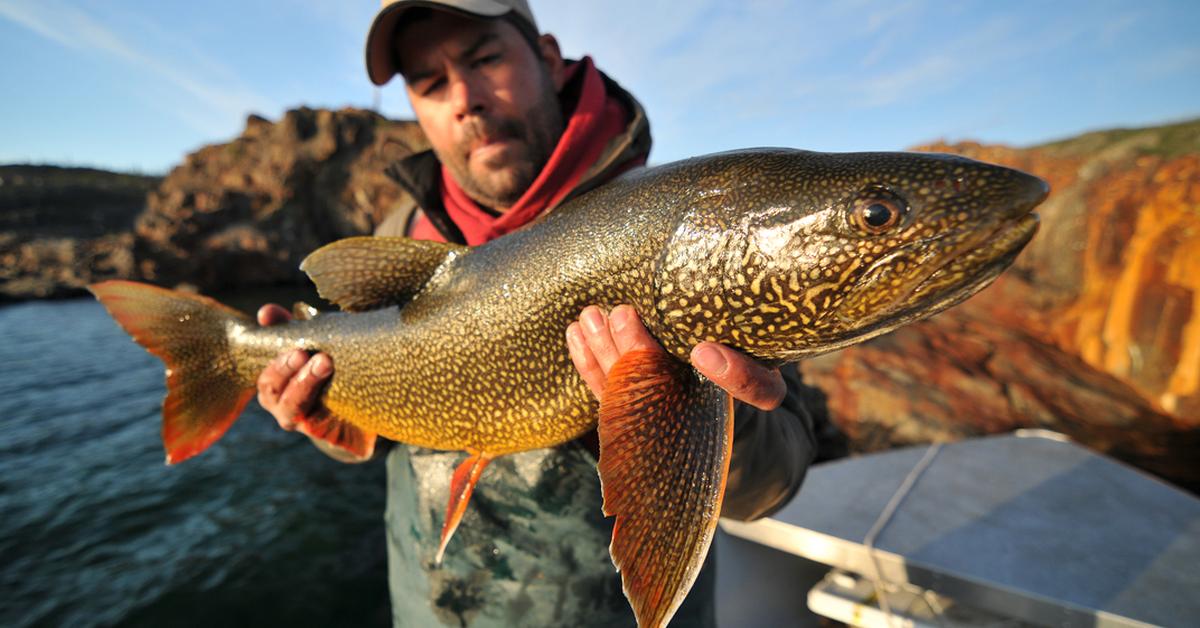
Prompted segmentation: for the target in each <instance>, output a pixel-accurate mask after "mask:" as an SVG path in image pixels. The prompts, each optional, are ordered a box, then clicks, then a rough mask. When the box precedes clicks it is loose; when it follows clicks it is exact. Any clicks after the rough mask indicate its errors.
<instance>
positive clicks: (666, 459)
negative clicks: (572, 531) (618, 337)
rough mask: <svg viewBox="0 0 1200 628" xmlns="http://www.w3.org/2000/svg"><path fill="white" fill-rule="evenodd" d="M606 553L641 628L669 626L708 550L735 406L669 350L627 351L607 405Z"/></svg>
mask: <svg viewBox="0 0 1200 628" xmlns="http://www.w3.org/2000/svg"><path fill="white" fill-rule="evenodd" d="M599 433H600V463H599V467H600V483H601V487H602V489H603V493H604V514H606V515H609V516H613V515H615V516H616V518H617V520H616V523H615V524H614V526H613V538H612V544H611V545H610V546H609V552H610V553H611V554H612V559H613V564H614V565H616V567H617V570H618V571H620V572H621V580H622V583H623V585H624V589H625V597H627V598H628V599H629V603H630V605H631V606H633V612H634V615H635V616H636V617H637V621H638V626H640V627H642V628H646V627H649V626H655V627H657V626H665V625H666V624H667V622H669V621H670V620H671V617H672V616H674V615H675V611H676V610H678V609H679V605H680V604H681V603H683V599H684V598H685V597H686V596H687V593H688V591H689V590H690V589H691V587H692V584H693V583H694V582H695V581H696V576H697V575H699V573H700V567H701V566H702V565H703V564H704V557H705V555H706V554H707V553H708V547H709V544H710V543H711V542H712V537H713V532H714V531H715V529H716V525H717V518H718V517H719V516H720V514H721V500H722V498H723V497H724V494H725V479H726V476H727V475H728V473H729V457H730V447H731V444H732V442H733V399H732V398H731V397H730V396H729V394H728V393H726V392H725V391H723V390H721V389H720V388H718V387H717V386H716V385H715V384H713V383H712V382H709V381H708V380H706V379H703V378H702V377H701V376H700V375H699V374H698V373H696V372H695V371H694V370H693V369H692V368H691V367H689V366H687V365H685V364H682V363H680V362H678V361H676V360H675V359H674V358H672V357H670V356H669V355H667V354H666V353H665V352H662V351H650V350H638V351H631V352H629V353H626V354H625V355H624V356H622V357H621V359H619V360H618V361H617V363H616V364H615V365H613V368H612V370H611V371H610V372H609V374H608V381H607V383H606V384H605V388H604V400H603V402H602V403H601V404H600V427H599Z"/></svg>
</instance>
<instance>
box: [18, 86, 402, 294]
mask: <svg viewBox="0 0 1200 628" xmlns="http://www.w3.org/2000/svg"><path fill="white" fill-rule="evenodd" d="M425 148H426V143H425V139H424V136H423V135H422V134H421V132H420V129H419V128H418V127H417V126H416V124H414V123H412V122H407V121H393V120H388V119H386V118H384V117H382V116H380V115H378V114H376V113H374V112H370V111H365V110H357V109H343V110H339V111H328V110H317V109H308V108H300V109H295V110H292V111H289V112H287V113H286V114H285V115H284V116H283V118H282V119H280V120H279V121H278V122H271V121H269V120H266V119H264V118H262V117H259V116H255V115H252V116H250V117H249V118H248V119H247V121H246V127H245V129H244V130H243V132H242V134H241V135H240V136H238V137H237V138H235V139H234V140H232V141H230V142H227V143H224V144H214V145H211V146H206V147H204V148H201V149H200V150H198V151H196V152H194V153H192V154H190V155H188V156H187V157H186V158H185V159H184V161H183V163H181V164H180V165H179V166H177V167H175V168H174V169H173V170H171V172H170V173H169V174H168V175H167V176H166V177H162V178H157V177H139V176H137V175H126V174H119V173H107V172H103V171H97V170H91V169H71V168H55V167H53V166H3V167H0V302H3V301H19V300H24V299H36V298H63V297H72V296H79V295H82V294H85V292H84V288H85V286H87V284H89V283H93V282H95V281H101V280H104V279H116V278H122V279H139V280H143V281H150V282H153V283H157V284H160V285H168V286H172V285H178V284H188V285H190V286H194V287H196V288H197V289H200V290H205V291H216V290H222V289H237V288H248V287H262V286H277V285H288V284H290V285H305V284H306V283H307V279H306V278H305V277H304V275H303V274H302V273H301V272H300V271H299V268H298V267H299V263H300V260H301V259H303V258H304V256H305V255H307V254H308V253H309V252H311V251H312V250H314V249H316V248H317V247H319V246H321V245H322V244H325V243H327V242H331V241H333V240H337V239H339V238H344V237H348V236H352V235H362V234H368V233H371V231H372V230H373V229H374V227H375V225H376V224H378V222H379V221H380V220H382V219H383V217H384V216H386V215H387V213H388V212H389V211H390V210H391V209H392V208H393V207H394V206H395V205H396V204H397V203H398V202H399V201H400V198H401V197H402V195H403V194H404V192H403V191H402V190H401V189H400V188H399V186H397V185H396V184H395V183H393V182H392V181H391V180H390V179H388V178H387V177H386V176H384V174H383V170H384V168H385V167H386V166H387V165H388V164H390V163H392V162H394V161H395V160H397V159H400V158H402V157H404V156H406V155H409V154H411V153H413V152H415V151H421V150H424V149H425Z"/></svg>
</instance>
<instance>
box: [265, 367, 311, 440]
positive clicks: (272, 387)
mask: <svg viewBox="0 0 1200 628" xmlns="http://www.w3.org/2000/svg"><path fill="white" fill-rule="evenodd" d="M307 362H308V354H307V353H305V352H303V351H300V350H299V349H293V350H292V351H288V352H285V353H281V354H279V356H278V357H276V358H275V359H274V360H272V361H271V363H270V364H268V365H267V368H265V369H263V371H262V373H260V374H259V376H258V386H257V387H258V403H259V405H261V406H262V407H263V409H264V410H266V411H267V412H270V413H271V415H272V416H274V417H275V421H276V422H277V423H279V427H282V428H283V429H285V430H291V429H292V428H293V427H295V426H294V425H293V424H292V416H293V415H291V414H286V415H283V416H280V415H279V414H277V413H276V409H277V408H278V406H279V397H280V396H281V395H282V394H283V391H284V390H286V389H287V386H288V384H289V382H290V380H291V379H292V377H293V376H295V375H296V372H297V371H298V370H300V368H301V367H303V366H304V365H305V364H306V363H307Z"/></svg>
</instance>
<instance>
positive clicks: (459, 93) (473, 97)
mask: <svg viewBox="0 0 1200 628" xmlns="http://www.w3.org/2000/svg"><path fill="white" fill-rule="evenodd" d="M450 90H451V92H450V93H451V98H452V102H453V103H454V113H455V115H457V116H459V117H464V116H467V115H471V114H476V113H480V112H481V111H483V110H484V108H485V98H484V90H483V89H482V87H481V86H480V85H479V81H477V80H475V79H474V78H473V77H471V76H469V75H466V76H464V75H459V76H456V77H454V79H453V80H452V81H451V84H450Z"/></svg>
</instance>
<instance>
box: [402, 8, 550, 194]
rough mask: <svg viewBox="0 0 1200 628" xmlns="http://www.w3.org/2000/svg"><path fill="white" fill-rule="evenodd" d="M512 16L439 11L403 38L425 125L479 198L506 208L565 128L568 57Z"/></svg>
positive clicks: (415, 104)
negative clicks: (562, 93)
mask: <svg viewBox="0 0 1200 628" xmlns="http://www.w3.org/2000/svg"><path fill="white" fill-rule="evenodd" d="M538 49H539V50H538V51H537V52H535V51H534V50H533V48H532V47H531V46H530V45H529V44H528V43H527V42H526V40H525V39H524V38H523V37H522V36H521V33H520V32H519V31H518V30H517V28H516V27H515V26H513V25H512V24H510V23H509V22H507V21H505V20H500V19H492V20H474V19H468V18H464V17H460V16H457V15H454V14H451V13H446V12H441V11H431V12H430V15H429V16H428V17H427V18H421V19H411V20H408V22H407V23H406V24H404V25H403V26H402V27H401V28H400V29H399V30H398V31H397V35H396V52H397V55H398V58H399V60H400V73H401V74H402V75H403V76H404V79H405V88H406V89H407V91H408V98H409V101H410V102H411V103H412V108H413V112H414V113H415V114H416V116H417V121H418V122H419V123H420V125H421V129H422V130H423V131H424V132H425V135H426V137H428V138H429V142H430V144H431V145H432V146H433V150H434V152H435V153H436V154H437V156H438V159H439V160H441V162H442V164H443V165H445V166H446V167H447V168H449V170H450V174H451V175H452V176H453V177H454V179H455V181H457V182H458V184H459V185H460V186H462V188H463V191H465V192H466V193H467V195H468V196H470V197H471V198H472V199H474V200H475V201H476V202H478V203H480V204H482V205H485V206H488V207H491V208H493V209H496V210H498V211H505V210H507V209H508V208H509V207H511V206H512V205H513V204H514V203H516V201H517V200H518V199H520V198H521V195H522V194H524V193H525V190H527V189H528V188H529V186H530V185H531V184H532V183H533V181H534V179H536V178H537V176H538V173H540V172H541V170H542V167H543V166H544V165H545V164H546V161H547V160H548V159H549V158H550V154H551V153H552V152H553V151H554V147H555V146H556V145H557V144H558V138H559V137H560V136H561V135H562V131H563V115H562V110H561V107H560V105H559V101H558V92H559V90H560V89H561V88H562V83H563V70H562V65H563V62H562V57H561V55H560V53H559V50H558V43H557V42H556V41H555V40H554V37H553V36H551V35H542V36H541V38H539V40H538Z"/></svg>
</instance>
